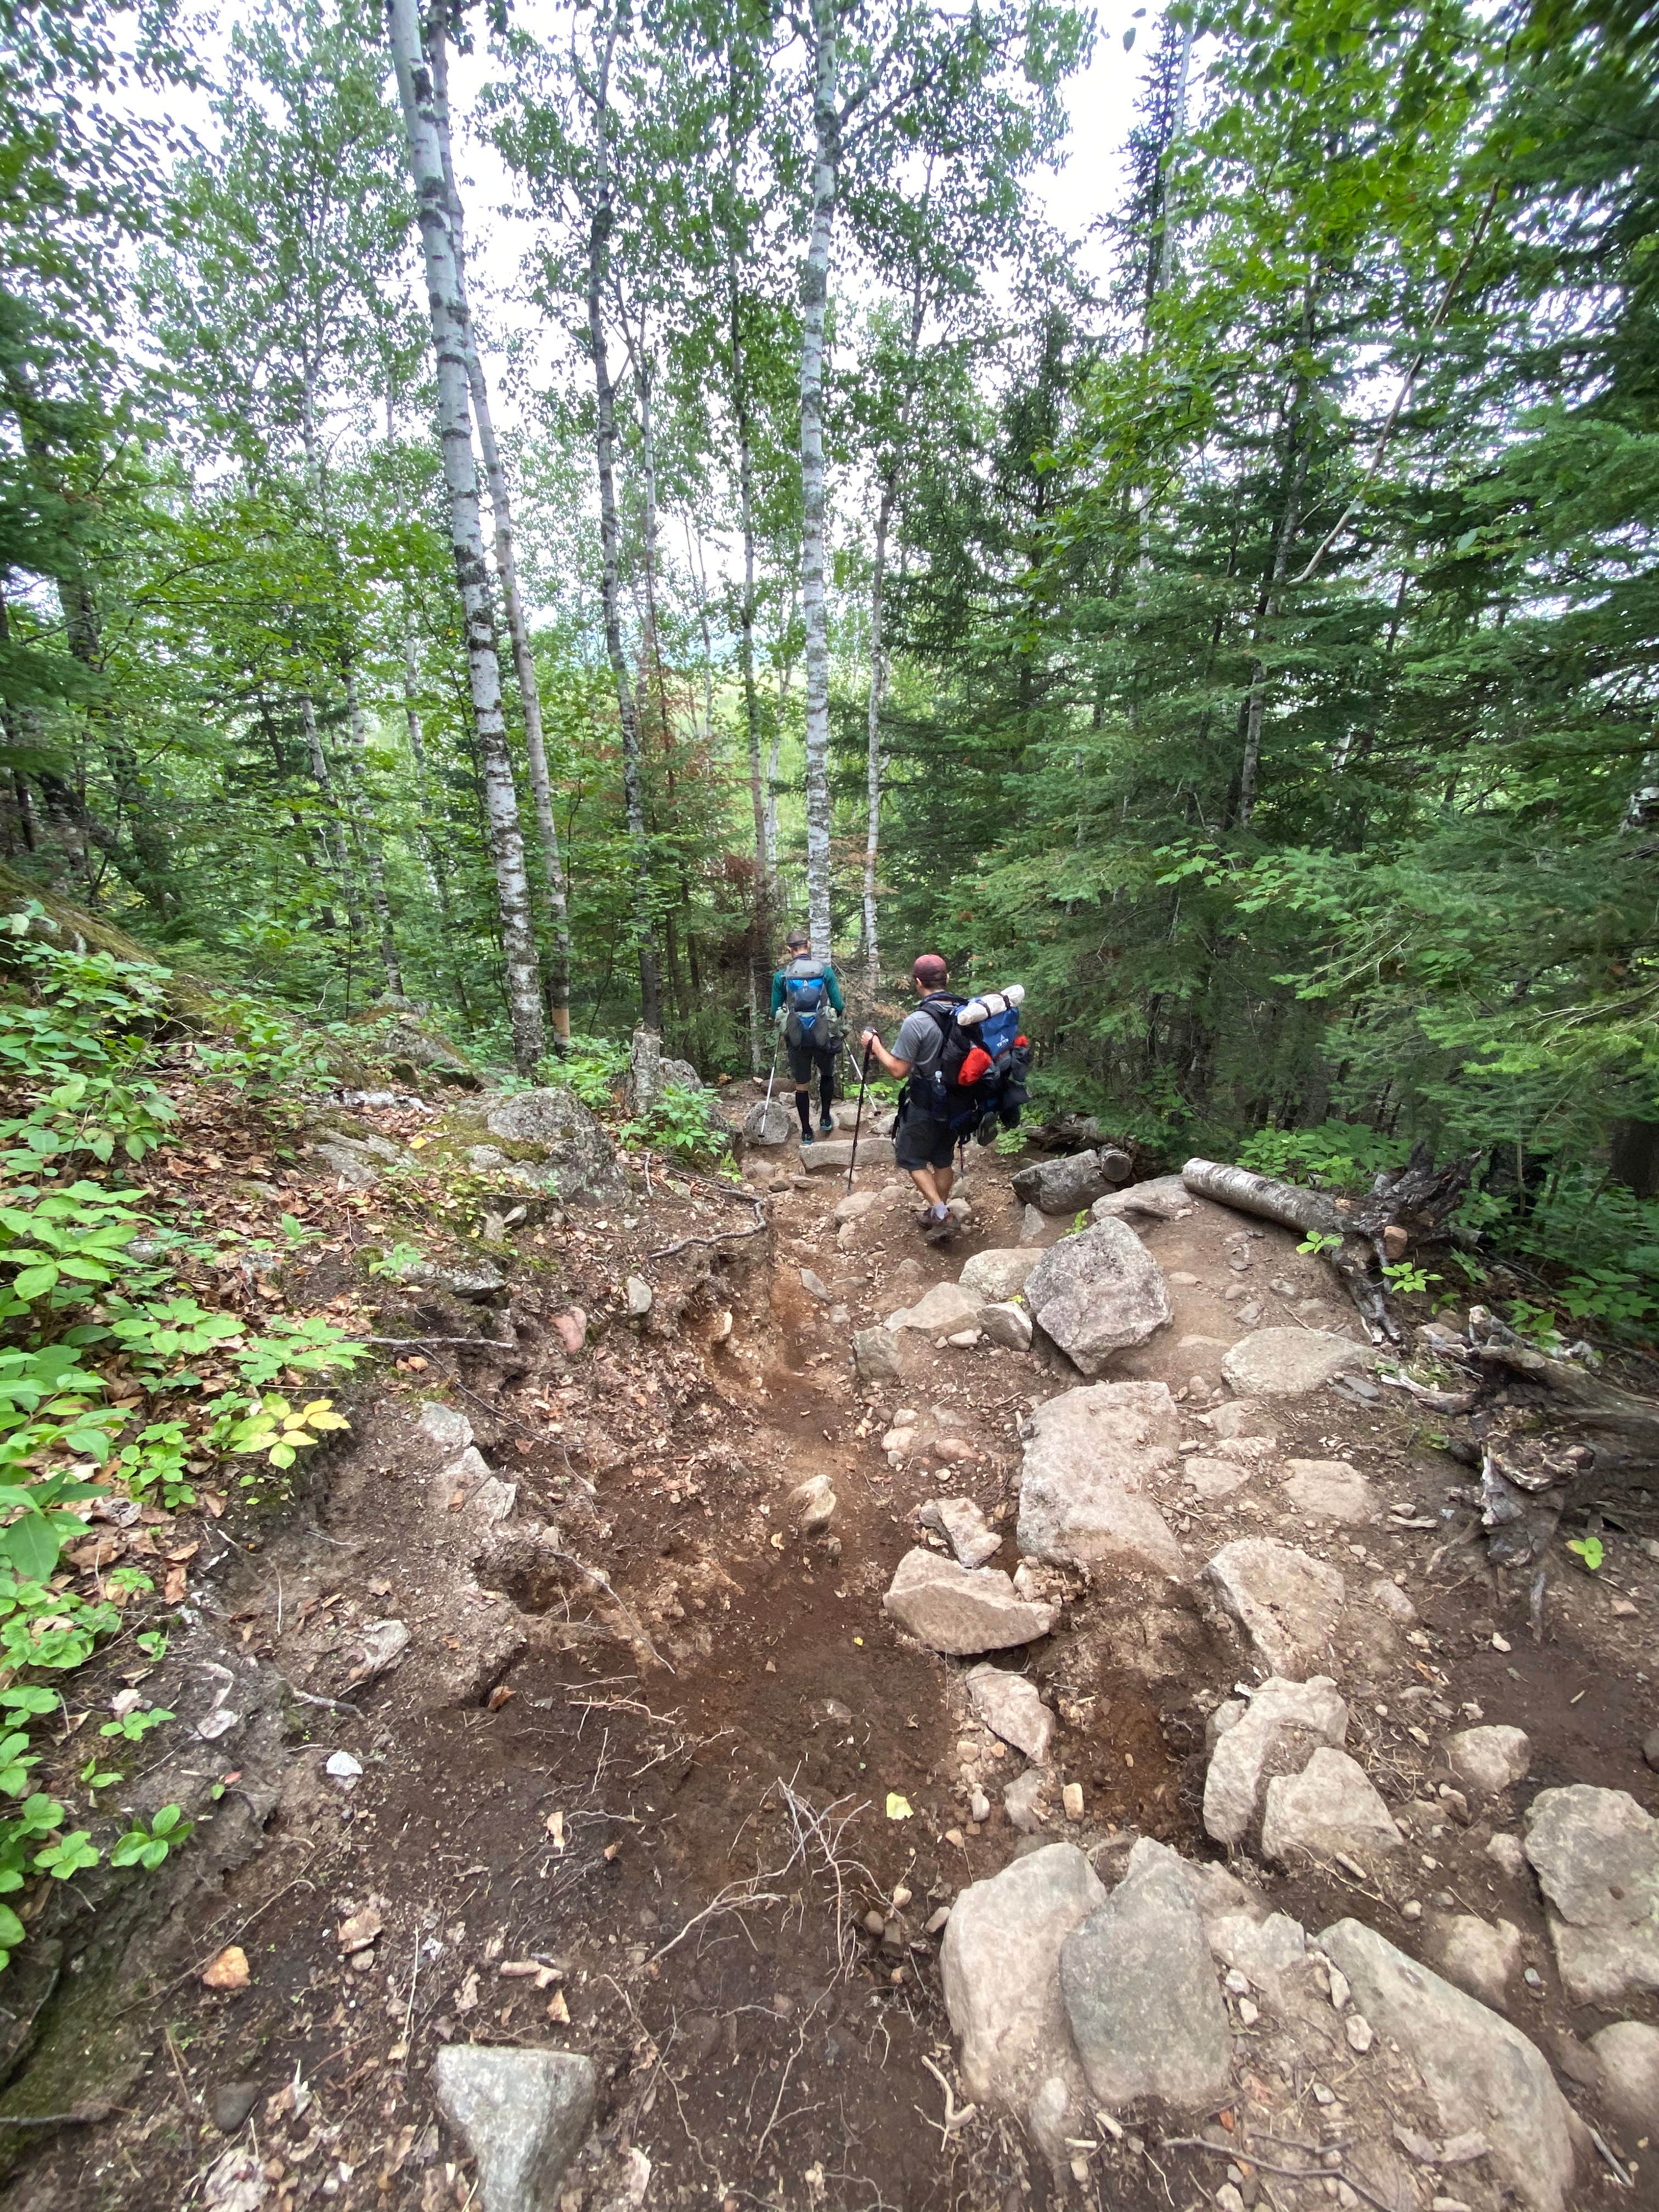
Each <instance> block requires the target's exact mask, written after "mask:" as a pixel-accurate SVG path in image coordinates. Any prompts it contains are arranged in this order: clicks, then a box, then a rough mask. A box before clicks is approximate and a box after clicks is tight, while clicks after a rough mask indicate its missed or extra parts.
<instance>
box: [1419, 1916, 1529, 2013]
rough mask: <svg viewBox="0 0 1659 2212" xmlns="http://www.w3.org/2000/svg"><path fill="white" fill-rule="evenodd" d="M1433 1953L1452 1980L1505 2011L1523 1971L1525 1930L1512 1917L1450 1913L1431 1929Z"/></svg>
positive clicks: (1488, 2003) (1494, 2007) (1497, 2010)
mask: <svg viewBox="0 0 1659 2212" xmlns="http://www.w3.org/2000/svg"><path fill="white" fill-rule="evenodd" d="M1428 1950H1429V1955H1430V1956H1431V1958H1432V1960H1434V1963H1435V1965H1436V1966H1438V1968H1439V1969H1440V1971H1441V1972H1442V1973H1443V1975H1444V1976H1445V1977H1446V1979H1447V1980H1448V1981H1449V1982H1455V1983H1456V1984H1457V1986H1458V1988H1459V1989H1460V1990H1468V1993H1469V1995H1470V1996H1472V1997H1479V1998H1480V2002H1481V2003H1482V2004H1485V2005H1490V2006H1491V2007H1492V2010H1493V2011H1494V2012H1502V2011H1503V2010H1504V2006H1505V2004H1506V2002H1508V1997H1509V1989H1510V1983H1511V1982H1512V1981H1513V1980H1514V1979H1515V1977H1516V1975H1517V1974H1518V1973H1519V1972H1520V1971H1521V1930H1520V1929H1518V1928H1517V1927H1516V1924H1515V1923H1514V1922H1513V1921H1512V1920H1496V1921H1493V1920H1483V1919H1481V1917H1480V1914H1479V1913H1478V1912H1454V1913H1449V1914H1448V1915H1447V1917H1445V1919H1443V1920H1437V1922H1436V1923H1435V1924H1434V1925H1433V1927H1432V1928H1431V1929H1430V1930H1429V1939H1428Z"/></svg>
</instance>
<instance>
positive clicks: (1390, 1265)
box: [1383, 1260, 1440, 1298]
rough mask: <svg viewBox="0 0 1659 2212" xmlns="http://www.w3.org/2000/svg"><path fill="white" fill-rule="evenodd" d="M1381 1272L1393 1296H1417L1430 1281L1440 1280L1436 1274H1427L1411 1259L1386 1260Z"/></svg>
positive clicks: (1425, 1288)
mask: <svg viewBox="0 0 1659 2212" xmlns="http://www.w3.org/2000/svg"><path fill="white" fill-rule="evenodd" d="M1383 1278H1384V1279H1385V1280H1386V1282H1387V1283H1388V1285H1389V1289H1390V1290H1391V1291H1393V1292H1394V1293H1395V1297H1402V1298H1412V1297H1420V1296H1421V1295H1422V1293H1423V1292H1424V1291H1426V1290H1427V1289H1428V1287H1429V1285H1431V1283H1437V1282H1438V1281H1439V1280H1440V1278H1439V1276H1438V1275H1431V1274H1429V1273H1427V1272H1426V1271H1425V1269H1424V1268H1423V1267H1419V1265H1418V1264H1417V1262H1416V1261H1413V1260H1393V1261H1386V1262H1385V1263H1384V1265H1383Z"/></svg>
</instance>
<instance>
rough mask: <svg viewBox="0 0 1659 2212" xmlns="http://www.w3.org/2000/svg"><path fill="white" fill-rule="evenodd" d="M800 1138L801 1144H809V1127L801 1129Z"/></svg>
mask: <svg viewBox="0 0 1659 2212" xmlns="http://www.w3.org/2000/svg"><path fill="white" fill-rule="evenodd" d="M800 1140H801V1142H802V1144H803V1145H810V1144H811V1141H812V1132H811V1130H810V1129H803V1130H802V1131H801V1133H800Z"/></svg>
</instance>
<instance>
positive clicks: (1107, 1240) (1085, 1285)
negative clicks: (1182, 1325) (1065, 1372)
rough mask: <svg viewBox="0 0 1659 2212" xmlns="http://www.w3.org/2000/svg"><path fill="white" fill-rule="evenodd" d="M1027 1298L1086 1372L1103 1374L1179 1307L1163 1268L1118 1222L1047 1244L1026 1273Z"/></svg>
mask: <svg viewBox="0 0 1659 2212" xmlns="http://www.w3.org/2000/svg"><path fill="white" fill-rule="evenodd" d="M1025 1302H1026V1304H1028V1305H1029V1306H1030V1309H1031V1317H1032V1319H1033V1320H1034V1321H1035V1322H1036V1324H1037V1326H1038V1327H1039V1328H1041V1329H1042V1331H1043V1332H1044V1334H1046V1335H1048V1336H1049V1337H1051V1338H1052V1339H1053V1340H1054V1342H1055V1343H1056V1344H1057V1345H1058V1346H1060V1350H1061V1351H1062V1352H1064V1353H1065V1354H1066V1357H1067V1358H1069V1359H1070V1360H1071V1362H1072V1364H1073V1366H1075V1367H1078V1368H1080V1369H1081V1370H1082V1371H1083V1373H1084V1374H1085V1375H1098V1374H1099V1373H1100V1372H1101V1370H1102V1369H1103V1367H1104V1366H1105V1364H1106V1362H1107V1360H1108V1358H1109V1357H1110V1355H1111V1354H1112V1353H1113V1352H1122V1351H1125V1350H1127V1347H1128V1346H1131V1345H1135V1344H1144V1343H1145V1342H1146V1339H1147V1338H1148V1337H1149V1336H1151V1335H1152V1334H1153V1333H1154V1332H1155V1331H1156V1330H1158V1329H1160V1328H1167V1327H1168V1325H1169V1323H1170V1320H1171V1319H1172V1318H1173V1316H1174V1313H1175V1309H1174V1307H1173V1306H1172V1305H1171V1304H1170V1286H1169V1285H1168V1284H1167V1283H1166V1282H1165V1281H1164V1270H1163V1269H1162V1268H1161V1267H1159V1266H1158V1262H1157V1261H1156V1260H1154V1259H1153V1258H1152V1255H1151V1253H1150V1252H1148V1251H1147V1249H1146V1246H1145V1245H1144V1244H1143V1243H1141V1241H1140V1239H1139V1237H1137V1236H1136V1235H1135V1233H1134V1231H1133V1229H1130V1228H1127V1226H1126V1225H1124V1224H1123V1223H1122V1222H1121V1221H1101V1222H1097V1223H1096V1225H1095V1226H1094V1227H1093V1228H1092V1229H1085V1230H1084V1231H1082V1233H1081V1234H1080V1235H1079V1236H1076V1237H1061V1239H1060V1243H1058V1244H1053V1245H1050V1246H1049V1248H1048V1250H1047V1251H1046V1252H1044V1253H1043V1255H1042V1258H1041V1259H1040V1260H1039V1261H1037V1264H1036V1267H1033V1268H1032V1270H1031V1272H1030V1275H1029V1276H1028V1277H1027V1278H1026V1281H1025Z"/></svg>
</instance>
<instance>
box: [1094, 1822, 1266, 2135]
mask: <svg viewBox="0 0 1659 2212" xmlns="http://www.w3.org/2000/svg"><path fill="white" fill-rule="evenodd" d="M1060 1995H1061V1996H1062V1998H1063V1999H1064V2000H1065V2005H1066V2019H1067V2021H1069V2022H1070V2023H1071V2029H1072V2040H1073V2043H1074V2044H1075V2045H1077V2050H1078V2056H1079V2057H1080V2058H1081V2060H1082V2061H1083V2071H1084V2074H1085V2077H1086V2079H1087V2081H1088V2084H1089V2091H1090V2094H1091V2096H1092V2097H1094V2098H1097V2100H1099V2101H1100V2103H1101V2104H1103V2105H1104V2106H1107V2107H1108V2108H1112V2107H1115V2106H1123V2105H1128V2104H1133V2102H1134V2100H1136V2099H1137V2098H1139V2097H1152V2098H1156V2099H1157V2100H1158V2102H1159V2103H1160V2104H1163V2105H1170V2106H1195V2105H1199V2106H1201V2105H1207V2104H1211V2103H1213V2102H1214V2101H1215V2100H1218V2099H1219V2098H1221V2097H1223V2096H1224V2095H1225V2093H1226V2088H1227V2081H1228V2074H1229V2068H1230V2062H1231V2057H1232V2037H1231V2032H1230V2030H1229V2028H1228V2025H1227V2008H1226V2006H1225V2003H1224V2002H1223V2001H1222V1996H1221V1990H1220V1988H1219V1986H1218V1983H1217V1980H1216V1972H1215V1968H1214V1966H1213V1965H1212V1963H1211V1959H1210V1946H1209V1942H1208V1940H1207V1939H1206V1936H1205V1932H1204V1923H1203V1920H1202V1918H1201V1917H1200V1913H1199V1909H1198V1902H1197V1899H1196V1898H1195V1897H1194V1893H1193V1889H1192V1886H1191V1884H1190V1882H1189V1881H1188V1876H1187V1869H1186V1868H1185V1866H1184V1864H1183V1863H1182V1860H1181V1859H1180V1858H1179V1857H1177V1855H1176V1853H1175V1852H1174V1851H1171V1850H1167V1849H1166V1848H1165V1847H1164V1845H1163V1844H1156V1843H1153V1842H1152V1840H1151V1839H1150V1838H1142V1839H1141V1841H1140V1842H1139V1843H1138V1844H1136V1845H1135V1847H1134V1849H1133V1851H1131V1853H1130V1854H1129V1865H1128V1870H1127V1873H1126V1874H1125V1875H1124V1878H1123V1880H1122V1881H1121V1882H1120V1883H1119V1884H1118V1886H1117V1887H1116V1888H1115V1890H1114V1891H1113V1892H1112V1893H1111V1895H1110V1896H1109V1898H1108V1899H1106V1900H1105V1902H1104V1903H1103V1905H1099V1906H1098V1907H1097V1909H1096V1910H1095V1911H1093V1912H1091V1914H1090V1915H1089V1917H1088V1918H1087V1919H1086V1920H1085V1921H1083V1922H1081V1923H1079V1926H1077V1927H1076V1928H1074V1929H1073V1930H1072V1932H1071V1933H1070V1935H1068V1936H1066V1940H1065V1942H1063V1943H1062V1944H1061V1945H1060Z"/></svg>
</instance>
